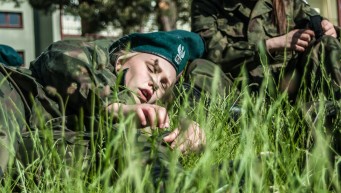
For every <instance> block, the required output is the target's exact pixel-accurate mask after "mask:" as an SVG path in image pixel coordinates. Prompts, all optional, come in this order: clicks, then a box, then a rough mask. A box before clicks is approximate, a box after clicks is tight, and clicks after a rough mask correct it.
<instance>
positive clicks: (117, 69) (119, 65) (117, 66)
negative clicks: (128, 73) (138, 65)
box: [115, 60, 122, 72]
mask: <svg viewBox="0 0 341 193" xmlns="http://www.w3.org/2000/svg"><path fill="white" fill-rule="evenodd" d="M121 69H122V63H121V60H118V61H117V63H116V66H115V70H116V72H119V71H120V70H121Z"/></svg>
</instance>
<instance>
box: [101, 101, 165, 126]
mask: <svg viewBox="0 0 341 193" xmlns="http://www.w3.org/2000/svg"><path fill="white" fill-rule="evenodd" d="M106 110H108V111H109V112H111V113H114V117H116V118H117V117H118V115H119V112H120V111H121V112H122V113H123V115H125V116H126V115H129V114H131V113H134V114H135V115H136V116H137V118H138V123H139V124H140V125H141V126H142V127H146V126H151V127H152V128H154V127H155V126H157V127H158V128H168V127H169V117H168V112H167V110H166V108H164V107H161V106H158V105H154V104H146V103H145V104H134V105H126V104H121V103H113V104H110V105H109V106H107V107H106Z"/></svg>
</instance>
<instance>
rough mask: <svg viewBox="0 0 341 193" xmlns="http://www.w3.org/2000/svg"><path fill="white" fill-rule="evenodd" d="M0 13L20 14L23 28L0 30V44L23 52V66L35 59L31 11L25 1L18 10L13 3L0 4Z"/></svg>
mask: <svg viewBox="0 0 341 193" xmlns="http://www.w3.org/2000/svg"><path fill="white" fill-rule="evenodd" d="M0 11H16V12H21V13H22V19H23V28H20V29H16V28H0V44H6V45H9V46H11V47H13V48H14V49H15V50H19V51H24V52H25V59H24V60H25V66H26V67H28V65H29V62H30V61H32V60H33V59H34V58H35V45H34V23H33V9H32V8H31V6H30V5H29V4H28V2H27V1H24V3H22V4H21V6H20V7H19V8H16V7H14V3H4V4H3V3H0Z"/></svg>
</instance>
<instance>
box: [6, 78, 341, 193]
mask: <svg viewBox="0 0 341 193" xmlns="http://www.w3.org/2000/svg"><path fill="white" fill-rule="evenodd" d="M212 89H213V90H215V89H217V88H215V87H214V86H213V87H212ZM271 89H272V88H270V87H269V86H268V84H267V83H265V84H264V85H263V86H262V89H261V91H260V93H258V95H254V94H251V93H249V92H248V90H247V87H245V90H242V91H241V92H240V93H238V94H237V93H235V92H236V89H231V92H230V95H229V96H226V97H219V96H217V95H215V94H213V96H212V95H211V96H210V104H209V106H206V105H204V101H206V98H205V97H206V96H207V95H206V94H205V93H204V94H203V95H202V96H203V97H202V100H201V101H200V102H198V103H197V104H196V105H195V107H194V109H191V107H190V106H189V103H188V102H186V100H185V102H181V103H180V102H179V101H175V102H173V103H172V104H171V105H170V110H169V112H170V116H171V121H172V122H171V128H170V130H171V129H172V128H176V127H177V126H178V122H179V116H181V117H183V116H187V117H188V118H191V119H193V120H195V121H197V122H198V123H199V124H200V126H201V127H202V128H203V129H204V130H205V132H206V135H207V144H206V147H205V148H204V149H203V150H202V151H201V152H198V153H188V154H185V155H182V154H180V153H179V152H177V151H169V152H167V153H168V154H167V155H168V157H167V167H168V169H169V174H168V179H167V180H165V181H164V182H163V183H162V185H160V186H154V185H153V181H152V179H153V172H152V171H153V168H152V167H151V166H150V165H148V164H147V163H145V162H144V160H143V156H144V154H143V153H141V146H139V145H141V144H139V143H138V144H136V134H137V132H140V131H141V130H140V129H137V128H136V125H135V121H134V117H133V116H129V117H122V118H121V119H120V121H119V122H118V123H116V124H114V125H112V124H111V122H112V121H113V120H112V117H111V116H110V115H103V116H101V117H99V120H98V122H99V123H100V124H99V125H96V124H92V127H93V128H91V129H90V130H91V131H97V132H96V135H91V134H90V135H88V136H87V137H86V140H83V139H81V138H77V137H82V136H84V135H82V133H79V135H75V137H76V139H78V140H75V143H76V146H77V147H78V148H77V149H74V148H73V147H75V145H74V144H73V143H72V142H71V141H68V140H65V139H64V138H63V136H64V133H63V132H64V131H63V127H62V128H61V129H62V130H61V131H63V132H61V135H60V136H56V134H54V133H53V132H51V128H50V127H49V125H43V126H42V128H41V130H40V131H39V132H37V130H32V131H31V132H29V133H30V135H28V136H26V137H22V140H21V141H22V143H23V141H25V140H26V141H27V140H30V141H31V146H29V147H27V149H26V152H27V153H28V154H30V153H32V152H33V151H34V152H35V154H36V157H35V158H34V159H33V160H30V162H29V163H28V164H23V163H21V162H20V161H19V159H14V160H13V161H12V164H11V167H10V168H11V169H10V170H9V171H8V173H7V174H6V176H5V178H4V179H3V180H2V186H3V187H2V188H1V189H0V192H6V193H7V192H13V191H19V192H117V193H121V192H127V193H129V192H160V191H162V190H164V191H165V192H186V193H188V192H239V191H240V190H243V192H341V187H340V176H339V174H338V171H337V169H336V167H335V165H336V164H337V163H340V162H341V158H340V156H336V157H331V156H330V152H331V150H330V149H331V140H332V135H331V134H330V132H328V131H327V129H326V128H325V127H324V125H323V116H324V113H323V109H321V110H320V112H321V113H320V114H319V115H318V117H317V118H318V119H316V121H315V122H314V124H309V123H307V119H305V116H307V115H305V114H302V110H301V104H299V103H297V104H292V103H290V102H289V101H288V97H287V96H286V94H285V93H284V94H279V95H278V96H276V97H270V99H269V95H268V94H269V90H271ZM213 93H215V92H213ZM319 97H320V98H316V99H315V100H320V101H323V100H325V99H324V96H323V95H321V96H319ZM235 104H238V105H239V106H240V107H241V109H242V113H241V115H240V117H239V118H238V119H233V118H232V112H231V108H232V107H233V106H234V105H235ZM339 114H340V113H339ZM337 120H340V117H338V119H337ZM63 121H64V120H63ZM63 123H64V122H63ZM336 124H337V123H336ZM94 127H96V128H94ZM338 129H340V126H338ZM161 133H163V131H161V130H157V131H154V133H153V134H152V136H151V138H153V139H154V140H151V141H148V144H149V142H150V144H154V145H156V146H157V145H160V139H161V137H160V135H159V134H161ZM79 147H80V148H79ZM164 148H165V149H167V147H166V146H165V147H164ZM32 149H33V150H32ZM154 155H157V153H156V154H154ZM232 163H233V164H232ZM180 165H181V166H180Z"/></svg>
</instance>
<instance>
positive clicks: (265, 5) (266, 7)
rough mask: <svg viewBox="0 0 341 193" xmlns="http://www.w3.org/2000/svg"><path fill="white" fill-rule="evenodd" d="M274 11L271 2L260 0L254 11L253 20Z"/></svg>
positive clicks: (269, 0)
mask: <svg viewBox="0 0 341 193" xmlns="http://www.w3.org/2000/svg"><path fill="white" fill-rule="evenodd" d="M271 11H273V5H272V1H271V0H258V1H257V3H256V5H255V7H254V8H253V10H252V13H251V18H250V19H253V18H255V17H257V16H260V15H263V14H265V13H268V12H271Z"/></svg>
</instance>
